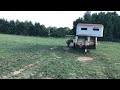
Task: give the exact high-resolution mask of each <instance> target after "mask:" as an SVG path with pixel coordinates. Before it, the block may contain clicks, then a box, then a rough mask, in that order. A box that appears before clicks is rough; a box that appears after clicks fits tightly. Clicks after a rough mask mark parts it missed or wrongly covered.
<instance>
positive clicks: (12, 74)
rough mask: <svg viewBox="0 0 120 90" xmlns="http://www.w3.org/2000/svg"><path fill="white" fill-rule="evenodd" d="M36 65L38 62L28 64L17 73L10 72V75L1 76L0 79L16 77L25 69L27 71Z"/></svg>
mask: <svg viewBox="0 0 120 90" xmlns="http://www.w3.org/2000/svg"><path fill="white" fill-rule="evenodd" d="M36 63H38V61H37V62H35V63H33V64H29V65H27V66H25V67H23V68H21V69H19V70H18V71H14V72H11V73H10V74H8V75H6V76H3V77H1V78H0V79H7V78H10V77H12V76H15V75H18V74H20V73H22V72H23V71H25V70H26V69H29V68H30V67H32V66H34V65H35V64H36Z"/></svg>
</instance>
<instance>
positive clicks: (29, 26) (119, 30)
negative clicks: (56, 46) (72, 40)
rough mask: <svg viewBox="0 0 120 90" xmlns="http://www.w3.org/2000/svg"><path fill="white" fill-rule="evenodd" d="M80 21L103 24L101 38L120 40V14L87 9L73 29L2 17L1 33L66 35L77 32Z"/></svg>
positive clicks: (0, 22) (0, 21) (76, 21)
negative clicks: (8, 19)
mask: <svg viewBox="0 0 120 90" xmlns="http://www.w3.org/2000/svg"><path fill="white" fill-rule="evenodd" d="M78 23H90V24H103V25H104V32H103V33H104V37H103V38H98V39H99V40H108V41H118V40H120V16H119V15H118V14H117V13H116V12H115V11H114V12H107V13H105V12H100V13H93V14H91V12H90V11H87V12H85V14H84V16H83V17H79V18H78V19H76V20H74V21H73V28H72V29H70V28H69V27H60V28H57V27H45V25H43V24H40V23H37V22H36V23H35V24H33V23H32V22H31V21H24V22H20V21H19V20H16V21H14V20H11V21H7V20H5V19H0V33H3V34H15V35H25V36H43V37H49V36H50V37H65V36H66V35H69V34H70V35H71V34H72V35H75V34H76V26H77V24H78Z"/></svg>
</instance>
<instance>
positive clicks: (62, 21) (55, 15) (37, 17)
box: [0, 11, 120, 28]
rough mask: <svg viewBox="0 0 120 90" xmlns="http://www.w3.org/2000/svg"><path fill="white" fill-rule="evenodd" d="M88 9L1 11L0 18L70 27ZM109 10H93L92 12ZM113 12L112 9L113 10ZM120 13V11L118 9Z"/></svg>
mask: <svg viewBox="0 0 120 90" xmlns="http://www.w3.org/2000/svg"><path fill="white" fill-rule="evenodd" d="M85 12H86V11H0V18H4V19H7V20H8V21H9V20H17V19H18V20H19V21H26V20H27V21H32V22H33V23H35V22H39V23H40V24H44V25H45V26H46V27H48V26H53V27H54V26H55V27H69V28H72V26H73V21H74V20H76V19H77V18H79V17H83V15H84V13H85ZM96 12H97V13H98V12H107V11H91V13H96ZM111 12H112V11H111ZM117 13H118V14H119V15H120V11H117Z"/></svg>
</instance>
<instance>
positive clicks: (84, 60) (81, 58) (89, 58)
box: [77, 56, 93, 62]
mask: <svg viewBox="0 0 120 90" xmlns="http://www.w3.org/2000/svg"><path fill="white" fill-rule="evenodd" d="M77 60H78V61H82V62H86V61H91V60H93V58H91V57H85V56H81V57H78V59H77Z"/></svg>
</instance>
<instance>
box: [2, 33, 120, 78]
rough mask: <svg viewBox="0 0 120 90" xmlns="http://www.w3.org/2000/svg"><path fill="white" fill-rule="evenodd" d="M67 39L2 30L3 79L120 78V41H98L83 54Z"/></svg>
mask: <svg viewBox="0 0 120 90" xmlns="http://www.w3.org/2000/svg"><path fill="white" fill-rule="evenodd" d="M65 40H66V39H64V38H40V37H25V36H13V35H4V34H0V77H1V79H120V57H119V56H120V43H115V42H114V43H113V42H98V45H97V49H96V50H89V52H88V53H87V54H84V53H83V51H82V50H80V49H73V48H70V49H68V48H67V47H66V43H65ZM83 56H86V57H90V58H92V59H93V60H90V61H84V62H83V61H79V60H77V59H78V58H79V57H83Z"/></svg>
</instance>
